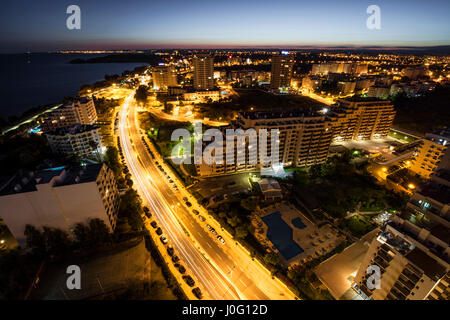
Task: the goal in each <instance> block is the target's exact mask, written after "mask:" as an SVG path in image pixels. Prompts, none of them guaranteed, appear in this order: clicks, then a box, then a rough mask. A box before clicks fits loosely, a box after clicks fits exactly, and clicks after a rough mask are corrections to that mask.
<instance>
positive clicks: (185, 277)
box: [144, 207, 203, 299]
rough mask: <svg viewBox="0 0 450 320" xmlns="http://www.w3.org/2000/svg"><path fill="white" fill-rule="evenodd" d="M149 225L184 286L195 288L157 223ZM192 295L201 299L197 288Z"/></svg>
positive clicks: (193, 282) (201, 295)
mask: <svg viewBox="0 0 450 320" xmlns="http://www.w3.org/2000/svg"><path fill="white" fill-rule="evenodd" d="M145 208H146V207H144V212H145V213H146V209H145ZM147 209H148V208H147ZM149 215H150V217H151V213H150V212H149ZM146 216H147V217H148V215H147V214H146ZM150 225H151V226H152V228H153V229H155V232H156V234H157V235H158V236H159V239H160V240H161V242H162V243H163V244H164V245H167V254H168V255H169V256H170V257H171V258H172V262H173V263H174V266H175V268H177V269H178V271H179V272H180V273H181V274H182V278H183V280H184V281H185V282H186V284H187V285H188V286H189V287H194V286H195V280H194V279H192V277H191V276H190V275H186V274H185V273H186V268H185V267H184V266H183V265H182V264H181V263H180V258H179V257H178V256H177V255H176V254H175V249H174V248H173V247H172V245H170V244H168V242H169V241H168V239H167V237H166V236H165V235H164V234H163V231H162V229H161V227H159V226H158V223H157V222H156V221H154V220H153V221H152V222H151V223H150ZM192 293H193V294H194V295H195V297H197V299H202V298H203V294H202V291H201V290H200V288H198V287H196V288H194V289H192Z"/></svg>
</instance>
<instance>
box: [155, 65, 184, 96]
mask: <svg viewBox="0 0 450 320" xmlns="http://www.w3.org/2000/svg"><path fill="white" fill-rule="evenodd" d="M152 78H153V88H154V89H156V90H167V88H168V87H175V86H177V85H178V81H177V72H176V70H175V67H174V66H170V65H167V66H165V65H164V66H157V67H153V69H152Z"/></svg>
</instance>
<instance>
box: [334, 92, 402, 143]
mask: <svg viewBox="0 0 450 320" xmlns="http://www.w3.org/2000/svg"><path fill="white" fill-rule="evenodd" d="M394 117H395V110H394V106H393V105H392V103H390V102H389V101H384V100H379V99H376V98H360V97H351V98H345V99H338V101H337V104H336V105H335V106H333V107H332V108H331V110H330V113H329V118H330V121H331V125H332V127H333V136H334V139H335V140H337V141H341V140H371V139H376V138H381V137H385V136H387V134H388V133H389V130H390V128H391V126H392V122H393V121H394Z"/></svg>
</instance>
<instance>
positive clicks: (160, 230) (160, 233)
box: [156, 227, 163, 236]
mask: <svg viewBox="0 0 450 320" xmlns="http://www.w3.org/2000/svg"><path fill="white" fill-rule="evenodd" d="M162 233H163V232H162V229H161V228H160V227H158V229H156V234H157V235H158V236H160V235H162Z"/></svg>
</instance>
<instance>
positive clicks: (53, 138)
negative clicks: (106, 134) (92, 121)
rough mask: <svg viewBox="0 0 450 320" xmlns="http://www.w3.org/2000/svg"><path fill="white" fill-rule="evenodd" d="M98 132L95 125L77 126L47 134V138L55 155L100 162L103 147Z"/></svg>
mask: <svg viewBox="0 0 450 320" xmlns="http://www.w3.org/2000/svg"><path fill="white" fill-rule="evenodd" d="M98 131H99V129H98V127H96V126H95V125H80V124H76V125H74V126H70V127H64V128H58V129H56V130H54V131H51V132H47V133H46V137H47V140H48V143H49V144H50V148H51V149H52V151H53V152H54V153H57V154H63V155H74V156H77V157H79V158H94V159H98V160H100V159H101V155H102V148H103V146H102V141H101V139H100V134H99V132H98Z"/></svg>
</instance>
